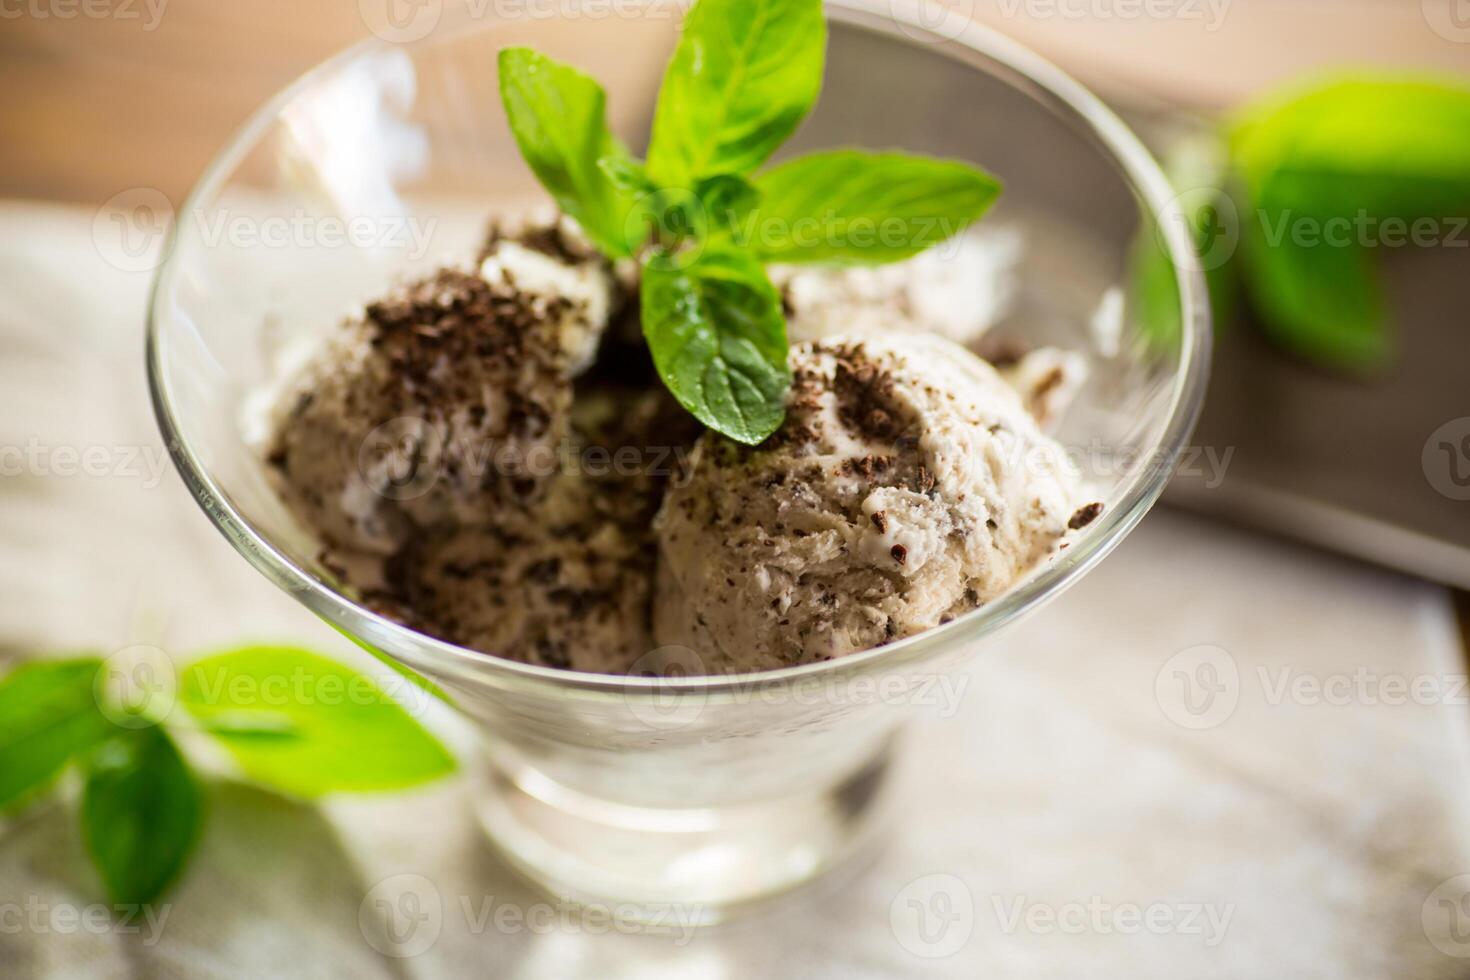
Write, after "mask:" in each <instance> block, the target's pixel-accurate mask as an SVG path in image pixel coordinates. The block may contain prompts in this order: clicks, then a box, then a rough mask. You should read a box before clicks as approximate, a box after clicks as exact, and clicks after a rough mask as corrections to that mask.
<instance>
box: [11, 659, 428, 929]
mask: <svg viewBox="0 0 1470 980" xmlns="http://www.w3.org/2000/svg"><path fill="white" fill-rule="evenodd" d="M108 679H109V666H108V665H107V664H106V663H105V662H104V661H102V660H101V659H99V658H97V657H78V658H74V659H68V660H54V661H38V662H33V663H29V664H25V665H23V666H21V667H18V668H17V669H15V670H14V671H12V672H11V673H10V675H9V676H7V677H6V678H5V679H4V680H3V681H0V812H5V811H9V810H15V809H18V808H20V807H22V806H24V805H26V804H28V803H30V802H32V801H34V800H35V799H36V798H37V797H38V796H40V795H41V794H43V793H44V792H45V791H46V790H47V789H48V788H49V787H50V786H52V785H53V784H54V783H55V781H56V779H57V778H58V777H59V776H60V775H61V774H62V773H63V772H65V771H66V770H68V769H70V768H76V769H79V770H80V772H81V775H82V781H83V789H82V801H81V808H80V810H81V814H80V815H81V822H82V836H83V840H84V841H85V842H86V846H87V850H88V852H89V854H90V855H91V857H92V861H93V863H94V864H95V865H96V867H97V871H98V874H99V875H100V877H101V879H102V882H103V884H104V885H105V887H106V889H107V892H108V893H109V894H110V895H111V896H112V898H113V900H114V901H116V902H118V903H123V904H144V903H147V902H151V901H153V900H154V899H155V898H157V897H158V896H159V895H160V894H162V893H163V891H164V890H165V889H167V888H168V887H169V885H171V884H172V883H173V882H174V881H175V880H177V878H178V876H179V874H180V872H181V871H182V870H183V868H184V866H185V865H186V864H187V862H188V860H189V857H190V855H191V854H192V852H193V850H194V846H195V844H196V843H197V842H198V840H199V837H200V834H201V833H202V830H203V827H204V820H205V806H204V792H203V788H202V786H201V784H200V781H199V779H198V777H197V776H196V775H195V773H194V771H193V769H192V768H191V766H190V765H189V762H188V759H187V757H186V756H185V754H184V752H183V751H182V750H181V748H180V740H179V736H180V735H185V736H187V737H191V738H192V737H194V736H196V735H198V736H202V737H204V738H207V739H208V740H210V741H212V742H214V743H215V745H216V746H218V747H220V748H223V749H224V750H225V752H226V753H227V754H228V755H229V756H230V757H232V758H233V761H234V762H235V764H236V765H237V767H238V768H239V770H240V772H241V773H242V774H244V775H245V776H246V777H248V778H250V779H251V780H253V781H254V782H256V783H259V784H261V785H263V786H265V787H267V788H269V789H273V790H275V791H277V792H281V793H285V794H287V795H290V796H293V797H296V798H301V799H315V798H318V797H321V796H324V795H326V794H329V793H338V792H345V793H363V792H386V791H392V790H399V789H405V788H408V787H410V786H416V785H419V784H421V783H425V782H428V781H430V780H433V779H437V778H439V777H441V776H444V775H447V774H448V773H450V772H452V771H453V770H454V768H455V762H454V758H453V756H451V755H450V754H449V752H448V751H447V750H446V749H445V748H444V747H443V745H441V744H440V743H439V742H438V741H437V740H436V739H435V738H434V737H433V736H432V735H430V734H429V733H428V732H427V731H425V730H424V729H423V728H422V727H421V726H420V725H419V724H418V722H417V721H415V720H414V719H413V718H412V717H411V716H410V715H409V714H408V712H407V711H405V710H404V709H403V707H402V706H401V705H399V704H398V703H397V702H396V701H394V700H393V699H392V698H391V697H390V696H389V694H388V692H387V691H385V690H384V689H383V688H382V687H381V686H380V685H379V684H378V682H377V681H376V680H374V679H373V678H371V677H369V676H367V675H364V674H359V673H357V672H356V671H353V670H351V669H349V668H347V667H344V666H342V665H341V664H339V663H337V662H335V661H333V660H329V659H327V658H325V657H321V656H318V655H316V654H313V653H310V652H308V651H305V650H300V649H296V648H292V647H249V648H244V649H240V650H234V651H230V652H227V653H221V654H218V655H215V656H211V657H207V658H205V659H202V660H198V661H195V662H193V663H191V664H190V665H189V666H188V667H186V668H185V669H184V670H183V671H182V673H181V675H180V676H179V677H178V678H176V679H175V678H170V679H167V680H164V679H153V681H152V683H150V684H149V685H148V686H147V687H146V689H145V690H144V691H143V692H142V694H143V697H141V698H137V697H136V694H137V693H138V692H136V691H134V692H129V694H130V696H129V697H128V698H127V699H126V703H124V702H122V701H120V700H119V699H118V697H117V694H116V692H114V691H113V690H112V685H110V684H109V683H107V681H108ZM179 709H181V710H179Z"/></svg>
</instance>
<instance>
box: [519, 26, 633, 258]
mask: <svg viewBox="0 0 1470 980" xmlns="http://www.w3.org/2000/svg"><path fill="white" fill-rule="evenodd" d="M500 97H501V100H502V101H503V102H504V104H505V112H506V116H507V117H508V118H509V119H510V128H511V132H512V133H514V134H515V138H516V143H517V144H518V145H519V146H520V149H521V155H522V156H523V157H525V159H526V162H527V163H528V164H529V165H530V167H531V170H532V171H533V172H534V173H535V174H536V178H537V179H538V180H540V181H541V184H542V186H544V187H545V188H546V189H547V191H549V192H550V193H551V196H552V197H553V198H555V199H556V203H557V204H558V205H559V206H560V207H561V209H562V210H563V211H565V212H566V213H567V214H569V215H571V216H572V217H573V218H575V219H577V222H578V223H579V224H580V225H581V226H582V230H583V231H585V232H586V233H587V236H588V237H589V238H591V239H592V241H593V242H595V243H596V244H597V247H598V248H599V249H601V250H602V251H603V252H604V253H605V254H607V255H610V256H614V257H620V256H628V255H631V254H632V248H631V247H630V246H629V242H628V239H627V235H626V232H625V227H626V225H627V215H628V211H629V209H630V207H631V206H632V201H631V200H630V199H629V198H628V196H627V195H626V194H625V193H624V192H623V191H622V190H620V189H619V188H618V187H617V186H616V185H615V184H614V183H613V182H612V181H611V180H610V179H609V178H608V176H607V174H606V172H605V171H604V170H603V168H602V167H600V166H599V165H598V161H600V160H602V159H604V158H615V159H620V158H626V157H627V156H628V153H627V150H626V149H624V148H623V146H622V145H621V144H620V143H619V142H618V141H617V139H616V138H614V137H613V135H612V133H611V131H609V130H608V128H607V112H606V107H607V95H606V93H605V92H603V89H602V86H601V85H599V84H597V82H595V81H594V80H592V79H591V78H589V77H587V76H586V75H584V74H582V73H581V72H579V71H577V70H576V69H574V68H571V67H569V66H567V65H563V64H560V63H559V62H556V61H553V60H552V59H550V58H548V57H546V56H545V55H543V54H540V53H538V52H536V51H532V50H531V49H530V48H506V49H505V50H503V51H501V52H500Z"/></svg>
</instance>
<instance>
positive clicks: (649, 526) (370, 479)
mask: <svg viewBox="0 0 1470 980" xmlns="http://www.w3.org/2000/svg"><path fill="white" fill-rule="evenodd" d="M953 244H954V247H953V248H951V249H950V250H949V252H948V253H945V252H941V250H939V249H936V250H932V251H931V252H929V253H925V254H924V255H922V256H920V257H918V258H917V259H914V260H910V261H909V262H906V263H900V264H897V265H894V266H889V267H881V268H879V269H865V270H853V269H835V268H820V267H806V268H802V269H795V270H793V269H784V270H783V269H776V270H773V278H774V279H776V280H777V281H778V283H779V284H780V285H781V287H782V289H783V295H784V297H785V301H786V304H787V308H788V319H789V322H790V326H791V333H792V337H793V344H794V346H793V348H792V353H791V366H792V370H793V374H794V379H795V380H794V384H793V387H792V390H791V392H790V394H789V396H788V403H787V418H786V421H785V423H784V424H783V425H782V427H781V428H780V429H779V430H778V431H777V432H776V433H775V434H774V435H773V436H771V437H770V438H769V439H768V440H766V441H765V442H764V443H762V444H761V445H760V446H758V447H754V448H752V447H747V446H741V445H739V444H736V443H734V442H732V441H730V440H728V439H725V438H724V437H722V436H719V435H717V434H715V433H713V432H703V431H702V429H701V427H700V426H699V425H698V423H697V422H695V421H694V419H693V418H692V417H691V416H689V415H688V414H687V413H686V412H684V411H683V410H682V409H681V408H679V407H678V405H677V404H676V403H675V402H674V401H673V399H672V397H671V396H669V395H668V394H667V392H665V391H664V390H663V388H662V387H661V385H660V383H659V382H658V380H657V377H656V375H655V374H654V373H653V371H652V365H651V363H650V360H649V357H648V353H647V350H646V348H645V347H643V345H642V341H641V338H640V337H639V327H638V323H637V296H636V290H637V279H636V272H635V271H634V270H632V269H631V268H630V267H628V266H627V265H626V264H624V265H619V266H616V267H615V266H614V265H612V264H611V263H608V262H607V261H605V260H604V259H602V258H601V257H600V256H599V255H598V254H597V253H596V252H595V251H594V250H593V249H592V248H591V246H590V245H589V244H588V243H587V242H586V241H585V240H584V239H583V238H582V236H581V235H580V233H579V232H578V231H577V229H576V228H575V226H574V225H572V224H571V222H569V221H567V220H566V219H559V220H557V219H552V220H539V219H528V220H522V221H520V222H518V223H516V224H508V223H500V224H498V225H497V226H496V227H495V228H493V229H492V231H491V234H490V235H489V237H488V239H487V243H486V245H485V247H484V249H483V250H482V253H481V254H480V255H479V256H478V257H477V258H476V261H475V263H474V264H473V265H469V266H466V267H464V268H450V269H444V270H441V271H439V272H437V273H435V274H434V275H432V276H429V277H427V278H425V279H422V280H420V281H416V282H412V283H408V284H405V285H402V286H400V287H398V288H396V289H395V290H393V292H392V293H391V294H390V295H389V296H388V297H387V298H385V299H383V300H381V301H379V302H375V303H372V304H370V305H369V306H368V307H367V308H366V310H365V311H364V312H363V313H362V315H361V316H359V317H356V318H354V319H352V320H350V321H348V322H347V323H346V324H344V325H343V326H342V327H340V328H339V329H338V330H336V331H335V332H333V333H332V334H331V335H330V336H329V337H327V338H326V339H325V340H324V341H323V343H322V344H321V346H320V347H319V349H318V350H317V351H316V353H315V356H313V357H312V358H311V359H310V360H309V362H308V363H307V364H306V365H305V367H304V368H302V369H300V370H299V372H298V373H297V374H296V375H295V376H294V377H292V378H291V379H289V380H288V382H287V384H286V385H285V387H284V388H283V394H282V395H281V397H280V398H279V399H277V403H276V408H275V411H274V414H273V419H272V423H273V424H272V430H273V434H272V437H271V438H270V440H269V444H268V446H267V447H266V453H267V456H268V459H269V462H270V464H271V467H272V469H273V471H274V473H275V476H276V479H277V482H278V484H279V486H280V491H281V493H282V496H283V499H284V500H285V501H286V503H287V504H288V505H289V506H290V507H291V509H292V510H293V511H294V513H295V514H296V516H297V517H298V519H299V520H300V521H301V523H302V524H303V525H304V526H305V527H306V528H307V529H308V530H310V531H312V532H314V534H315V535H316V536H317V537H318V539H319V540H320V541H321V543H322V551H323V553H322V560H323V563H324V564H325V565H326V566H327V567H328V568H331V569H333V570H334V571H335V572H336V574H337V575H338V577H339V578H340V579H342V584H343V585H344V586H346V587H347V588H348V589H349V590H350V591H354V592H356V593H357V594H358V595H359V596H360V597H361V598H362V599H363V601H365V602H367V603H369V604H371V605H373V606H375V607H376V608H378V609H379V610H380V611H382V612H383V613H385V614H386V615H389V616H392V617H394V618H396V619H398V620H400V621H401V622H403V623H405V624H406V625H409V626H411V627H413V628H416V629H419V630H421V631H423V632H425V633H428V634H431V635H433V636H436V637H439V638H441V639H444V640H447V641H449V642H453V643H457V644H460V645H463V646H466V647H469V648H472V649H475V650H479V651H482V652H484V653H487V654H491V655H496V656H503V657H508V658H511V659H516V660H521V661H525V662H528V663H533V664H540V665H543V666H549V667H558V668H569V669H574V670H584V671H593V672H599V673H624V672H627V671H628V670H629V669H632V668H633V667H634V666H635V664H639V663H640V662H642V663H647V662H648V661H647V660H645V659H644V658H646V657H647V655H649V654H650V653H651V652H652V651H654V650H656V649H658V648H663V647H679V648H685V647H687V648H689V649H692V650H693V651H694V653H695V654H696V656H697V657H698V658H699V662H701V663H703V664H704V665H705V668H706V669H707V670H709V671H710V672H712V673H723V672H732V671H748V670H760V669H767V668H774V667H781V666H787V665H791V664H798V663H808V662H813V661H819V660H825V659H830V658H832V657H837V656H841V655H843V654H846V653H852V652H856V651H858V650H863V649H867V648H870V647H873V646H876V645H881V644H883V643H886V642H889V641H891V640H893V639H896V638H899V637H903V636H908V635H912V634H914V633H917V632H920V631H922V630H925V629H928V628H930V627H933V626H935V625H939V624H940V623H943V622H946V621H948V620H949V619H951V618H953V617H955V616H957V615H960V614H962V613H964V612H966V611H968V610H970V609H974V608H976V607H978V606H980V605H982V604H984V603H985V602H987V601H989V600H991V599H993V598H994V597H995V596H997V595H999V594H1001V593H1002V592H1004V591H1005V590H1006V589H1007V588H1009V587H1010V586H1011V585H1012V584H1013V583H1014V582H1015V581H1016V580H1017V579H1018V578H1019V577H1021V576H1023V575H1025V574H1026V573H1027V572H1029V571H1030V570H1031V569H1032V568H1034V567H1035V566H1036V565H1037V564H1038V563H1040V562H1042V561H1044V560H1045V559H1046V558H1047V556H1048V555H1050V554H1051V553H1053V551H1054V549H1055V548H1057V547H1058V545H1059V544H1060V543H1061V541H1062V538H1063V537H1064V536H1065V535H1066V534H1067V533H1069V531H1071V530H1076V529H1077V528H1078V527H1080V526H1083V525H1085V524H1086V523H1087V522H1088V521H1089V520H1091V518H1092V517H1094V516H1096V510H1095V508H1091V507H1088V506H1085V505H1086V504H1087V501H1086V500H1085V499H1084V496H1083V493H1082V490H1081V487H1080V485H1079V482H1078V478H1077V476H1076V474H1075V472H1073V470H1072V469H1071V468H1070V466H1069V465H1068V462H1067V460H1066V458H1065V454H1064V453H1063V451H1062V449H1061V447H1060V446H1058V445H1057V444H1056V443H1055V442H1054V441H1053V440H1051V439H1050V438H1048V437H1047V436H1046V435H1045V434H1044V432H1043V429H1042V424H1043V423H1047V422H1049V421H1050V420H1052V419H1054V418H1055V417H1056V416H1057V415H1058V414H1060V412H1061V411H1063V410H1064V408H1065V405H1066V402H1067V400H1068V399H1069V398H1070V397H1071V396H1072V395H1073V394H1074V393H1075V391H1076V389H1077V387H1078V386H1079V385H1080V384H1081V382H1082V380H1084V379H1085V363H1084V362H1083V360H1082V358H1081V357H1080V356H1079V355H1075V354H1072V353H1070V352H1066V351H1058V350H1049V349H1042V350H1036V351H1029V352H1009V353H1007V354H1006V356H1005V357H1001V356H998V355H997V356H996V360H997V362H999V364H1000V369H999V370H997V368H996V367H993V366H992V365H991V364H990V363H987V362H986V361H985V360H982V359H981V358H980V357H978V356H976V355H975V354H974V353H971V351H970V350H967V349H965V348H964V347H961V346H959V344H958V343H956V342H955V340H960V341H963V342H964V343H966V344H968V345H970V346H971V347H974V346H975V345H977V344H981V343H982V342H983V341H984V334H985V330H986V329H987V328H988V326H989V325H990V323H991V322H992V321H993V320H994V309H993V307H994V303H993V302H992V303H991V307H990V308H987V307H986V303H987V302H991V301H994V300H995V298H994V297H989V299H987V298H985V297H980V298H976V297H975V292H974V291H975V290H977V289H984V288H985V287H984V286H977V285H976V277H978V276H981V275H982V273H981V272H980V268H979V267H980V264H981V258H980V256H979V252H978V251H977V246H975V245H974V243H973V242H969V243H967V242H965V241H961V242H959V243H953ZM946 254H947V255H948V259H946V258H945V256H946ZM946 261H948V262H949V263H950V264H946ZM980 281H982V282H991V281H993V276H991V277H987V278H983V279H981V280H980ZM967 283H968V284H969V290H970V292H969V293H968V294H967V292H966V288H965V287H966V284H967ZM967 295H968V296H970V297H971V302H970V304H969V305H967V304H966V296H967ZM844 326H845V327H846V328H847V329H843V328H844ZM946 336H948V337H950V338H953V339H945V337H946ZM1069 525H1071V527H1069ZM686 662H687V659H686Z"/></svg>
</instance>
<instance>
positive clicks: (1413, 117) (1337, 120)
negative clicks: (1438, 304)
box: [1231, 76, 1470, 220]
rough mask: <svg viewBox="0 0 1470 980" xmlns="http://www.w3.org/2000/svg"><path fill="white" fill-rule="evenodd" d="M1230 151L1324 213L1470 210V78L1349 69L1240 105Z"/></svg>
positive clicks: (1247, 173)
mask: <svg viewBox="0 0 1470 980" xmlns="http://www.w3.org/2000/svg"><path fill="white" fill-rule="evenodd" d="M1231 152H1232V156H1233V158H1234V161H1235V164H1236V166H1237V168H1238V169H1239V170H1240V172H1241V174H1242V175H1243V176H1244V177H1245V179H1246V181H1247V183H1249V184H1250V185H1252V186H1253V187H1255V188H1259V187H1261V186H1263V185H1264V184H1265V183H1266V182H1267V181H1270V182H1271V183H1272V185H1273V194H1274V195H1275V196H1276V199H1277V201H1278V202H1280V203H1281V204H1282V205H1284V206H1288V207H1297V208H1306V209H1309V210H1311V211H1314V212H1316V213H1319V214H1326V215H1345V216H1354V215H1356V214H1357V213H1358V212H1359V211H1363V212H1364V213H1366V214H1367V215H1369V216H1372V217H1375V218H1379V219H1383V218H1390V217H1393V218H1400V219H1404V220H1414V219H1416V218H1421V217H1426V218H1446V217H1455V216H1463V215H1465V214H1467V213H1470V87H1467V86H1464V85H1461V84H1450V83H1439V82H1435V81H1426V80H1422V79H1414V78H1397V77H1371V76H1365V77H1356V78H1355V77H1348V78H1340V79H1335V80H1329V81H1326V82H1319V83H1315V84H1313V85H1311V86H1309V87H1306V88H1304V89H1293V90H1289V91H1287V92H1286V93H1284V94H1282V95H1279V96H1276V97H1274V98H1271V99H1268V100H1265V101H1262V102H1258V103H1256V104H1255V105H1253V106H1251V107H1249V108H1247V109H1246V110H1244V111H1243V112H1241V113H1239V114H1238V115H1237V117H1236V118H1235V121H1234V124H1233V126H1232V131H1231Z"/></svg>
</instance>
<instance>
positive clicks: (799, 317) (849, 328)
mask: <svg viewBox="0 0 1470 980" xmlns="http://www.w3.org/2000/svg"><path fill="white" fill-rule="evenodd" d="M1019 250H1020V242H1019V241H1018V239H1017V238H1016V236H1015V235H1014V234H1012V233H1009V232H1007V231H1006V230H1005V229H1003V228H1002V229H993V228H987V229H984V230H972V231H969V232H966V233H964V234H962V235H959V236H957V237H955V238H953V239H951V240H949V241H947V242H944V243H943V244H941V245H937V246H935V247H934V248H931V249H929V250H928V251H926V252H921V253H920V254H918V255H916V256H914V257H913V258H911V259H908V260H906V261H903V262H896V263H893V264H891V265H876V266H826V265H776V266H772V267H771V270H770V271H771V279H772V281H773V282H775V283H776V285H777V286H778V287H779V288H780V289H781V292H782V296H783V297H784V298H785V301H786V307H787V312H788V317H787V332H788V334H789V336H790V338H791V341H792V343H799V342H801V341H804V340H821V339H823V338H824V337H829V336H835V335H847V334H855V333H884V334H892V333H895V332H904V333H937V334H940V335H942V336H944V337H948V338H949V339H950V340H953V341H955V342H956V343H960V344H964V345H966V346H972V345H974V344H975V343H976V342H977V341H979V340H980V338H981V337H982V336H984V334H985V332H986V331H987V330H989V329H990V328H991V326H992V325H994V324H995V323H996V321H998V320H999V319H1001V318H1002V317H1003V316H1004V315H1005V313H1006V311H1007V309H1008V308H1009V306H1010V304H1011V300H1012V293H1013V292H1014V290H1015V286H1014V278H1015V273H1014V270H1013V267H1014V265H1015V262H1016V258H1017V253H1018V252H1019Z"/></svg>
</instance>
